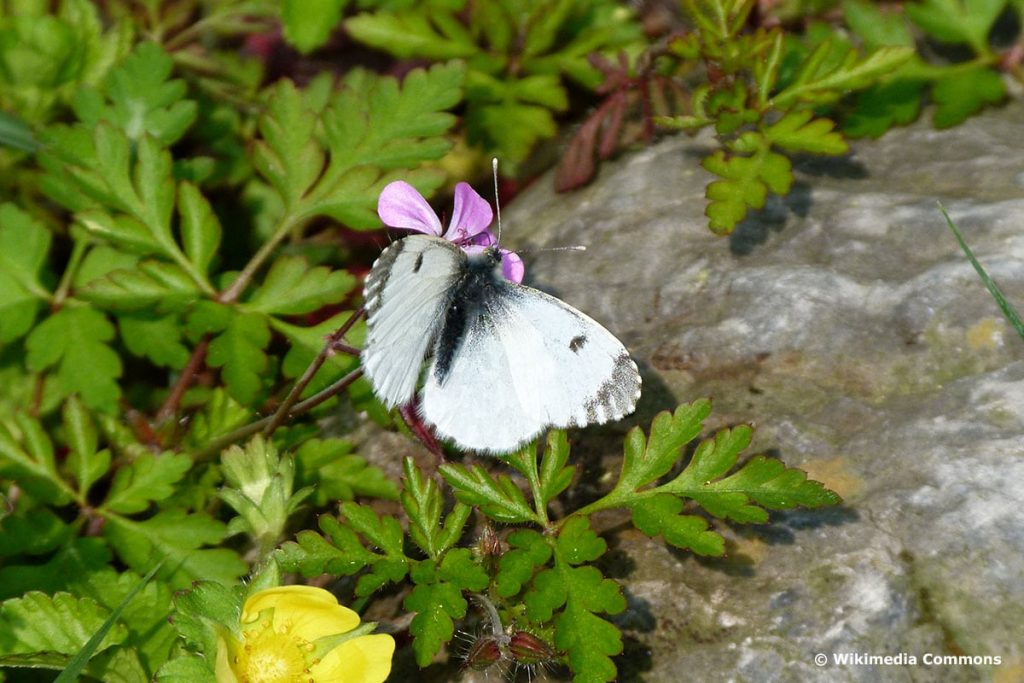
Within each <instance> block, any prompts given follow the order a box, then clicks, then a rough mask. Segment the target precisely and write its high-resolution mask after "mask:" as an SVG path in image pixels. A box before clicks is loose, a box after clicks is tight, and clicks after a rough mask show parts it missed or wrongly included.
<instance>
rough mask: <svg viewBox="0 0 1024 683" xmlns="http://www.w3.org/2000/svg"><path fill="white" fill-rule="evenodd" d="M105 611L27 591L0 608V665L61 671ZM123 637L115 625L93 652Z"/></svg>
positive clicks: (63, 596) (65, 595)
mask: <svg viewBox="0 0 1024 683" xmlns="http://www.w3.org/2000/svg"><path fill="white" fill-rule="evenodd" d="M108 615H109V612H108V611H107V609H106V608H104V607H102V606H101V605H99V604H97V603H96V602H95V601H94V600H91V599H89V598H77V597H75V596H74V595H71V594H70V593H57V594H56V595H54V596H53V597H50V596H48V595H45V594H43V593H39V592H35V591H33V592H30V593H27V594H25V595H24V596H23V597H21V598H14V599H12V600H7V601H5V602H4V603H3V604H2V605H0V665H4V666H35V667H43V668H49V669H61V668H63V667H64V666H65V665H66V664H67V663H68V662H69V661H70V659H71V657H72V655H74V654H75V653H76V652H78V651H79V650H81V649H82V647H83V646H84V645H85V644H86V642H87V641H88V640H89V638H90V637H91V636H92V634H93V633H95V632H96V631H97V630H99V628H100V627H101V626H102V625H103V623H104V621H105V620H106V618H107V616H108ZM126 636H127V629H126V628H125V627H124V626H123V625H120V624H118V625H116V626H114V628H112V629H111V630H110V632H109V633H107V635H106V636H105V637H104V639H103V641H102V642H101V643H100V644H99V645H98V647H97V650H104V649H106V648H108V647H111V646H112V645H115V644H117V643H120V642H122V641H123V640H124V639H125V637H126Z"/></svg>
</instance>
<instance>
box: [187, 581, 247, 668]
mask: <svg viewBox="0 0 1024 683" xmlns="http://www.w3.org/2000/svg"><path fill="white" fill-rule="evenodd" d="M243 594H244V590H243V589H242V588H241V587H237V586H225V585H222V584H220V583H217V582H215V581H205V580H204V581H197V582H196V583H195V584H194V585H192V586H191V588H190V589H189V590H185V591H179V592H177V593H175V594H174V612H173V614H172V616H171V619H172V620H173V622H174V628H175V630H177V631H178V633H179V634H181V636H182V638H183V639H184V640H185V642H186V643H188V644H189V645H191V646H192V647H193V648H195V649H198V650H199V651H200V652H204V653H205V652H216V651H217V638H218V636H219V635H220V634H221V633H223V631H224V630H225V629H228V630H230V629H234V628H236V627H237V625H238V624H239V622H240V621H241V618H242V602H243Z"/></svg>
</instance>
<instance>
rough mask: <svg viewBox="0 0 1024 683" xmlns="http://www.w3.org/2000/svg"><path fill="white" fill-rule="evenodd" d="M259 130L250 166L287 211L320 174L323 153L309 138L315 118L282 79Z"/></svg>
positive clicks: (276, 87) (298, 94) (272, 94)
mask: <svg viewBox="0 0 1024 683" xmlns="http://www.w3.org/2000/svg"><path fill="white" fill-rule="evenodd" d="M259 129H260V134H261V136H262V138H263V139H262V140H257V142H256V144H255V147H254V148H253V160H252V161H253V166H255V167H256V169H257V170H258V171H259V172H260V173H261V174H262V175H263V177H264V178H266V179H267V180H268V181H270V184H271V185H273V187H274V189H275V190H277V192H278V194H280V196H281V199H282V200H283V201H284V205H285V208H286V210H289V211H291V210H293V209H294V208H295V207H296V206H297V205H298V203H299V200H300V199H301V198H302V197H303V195H305V193H306V191H307V190H308V189H309V188H310V186H311V185H312V184H313V183H314V182H315V181H316V179H317V178H318V177H319V176H320V173H321V171H322V170H323V166H324V153H323V151H322V150H321V149H320V145H319V144H317V142H316V140H315V139H314V137H313V133H314V131H315V129H316V116H315V115H314V114H313V113H312V112H311V111H309V110H308V109H307V108H306V106H305V104H304V103H303V101H302V94H301V93H300V92H299V91H298V90H296V88H295V85H294V84H293V83H292V82H291V81H289V80H286V79H282V80H280V81H278V82H277V84H276V85H275V86H274V90H273V91H272V92H271V94H270V97H269V98H268V100H267V108H266V111H265V113H264V115H263V116H262V117H261V118H260V123H259Z"/></svg>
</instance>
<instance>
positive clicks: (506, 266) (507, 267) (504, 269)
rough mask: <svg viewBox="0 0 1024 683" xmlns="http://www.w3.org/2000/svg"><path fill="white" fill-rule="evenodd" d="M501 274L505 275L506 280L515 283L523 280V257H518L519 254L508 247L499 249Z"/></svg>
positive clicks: (524, 272) (524, 269) (524, 268)
mask: <svg viewBox="0 0 1024 683" xmlns="http://www.w3.org/2000/svg"><path fill="white" fill-rule="evenodd" d="M500 251H501V274H502V275H504V276H505V279H506V280H510V281H512V282H515V283H517V284H518V283H521V282H522V281H523V275H525V274H526V266H525V265H524V264H523V259H521V258H519V254H517V253H516V252H514V251H509V250H508V249H501V250H500Z"/></svg>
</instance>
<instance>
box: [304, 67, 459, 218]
mask: <svg viewBox="0 0 1024 683" xmlns="http://www.w3.org/2000/svg"><path fill="white" fill-rule="evenodd" d="M464 72H465V67H464V66H463V65H462V64H459V63H457V62H453V63H450V64H447V65H437V66H434V67H431V68H430V69H429V70H423V69H414V70H413V71H411V72H409V73H408V74H407V75H406V76H405V78H404V79H403V81H402V83H401V86H399V84H398V82H397V81H396V80H395V79H393V78H387V77H380V76H376V75H374V74H371V73H370V72H367V71H363V70H360V69H354V70H352V71H350V72H349V73H348V74H347V75H346V76H345V78H344V80H343V81H342V82H341V83H340V86H339V89H338V92H337V93H336V94H335V96H334V97H333V98H332V100H331V102H330V104H329V106H328V107H327V109H326V110H325V111H324V114H323V126H324V132H325V134H326V138H327V142H328V145H329V147H330V150H331V159H330V163H329V164H328V166H327V169H326V171H325V172H324V174H323V177H322V178H320V180H319V182H318V183H317V185H316V187H315V189H314V190H313V192H312V193H311V195H310V197H309V200H308V203H309V207H308V210H309V211H311V212H314V213H318V214H323V215H327V216H330V217H332V218H335V219H336V220H339V221H342V222H344V223H346V224H347V225H350V226H352V227H354V228H357V229H367V228H376V227H379V225H380V219H379V218H378V217H377V214H376V199H375V198H376V197H377V195H378V194H379V193H380V190H381V189H382V188H383V187H384V185H385V184H387V183H388V182H390V181H391V180H393V179H394V178H395V177H397V176H395V175H389V174H386V173H384V174H383V175H382V171H388V170H392V169H408V168H416V167H417V166H419V165H420V164H422V163H423V162H426V161H431V160H434V159H440V158H441V157H442V156H444V154H445V153H446V152H447V151H448V150H449V149H451V145H452V143H451V142H450V141H449V140H448V139H447V138H445V137H444V135H445V133H447V132H448V131H449V130H450V129H451V127H452V126H453V125H454V124H455V116H454V115H453V114H451V113H449V112H447V111H446V110H447V109H450V108H451V107H453V106H455V105H456V104H458V102H459V101H460V99H461V97H462V83H463V78H464ZM401 177H402V178H403V179H404V180H406V181H407V182H409V183H410V184H412V185H413V186H414V187H416V189H418V190H420V191H421V192H431V191H433V190H434V189H436V188H437V187H438V186H439V185H440V183H441V181H442V179H443V174H441V173H440V172H437V171H434V170H432V169H425V168H423V169H418V170H417V171H412V172H408V171H407V172H404V173H403V174H402V175H401Z"/></svg>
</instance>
